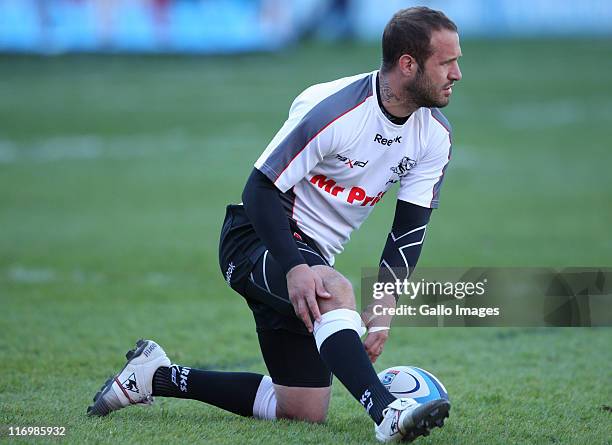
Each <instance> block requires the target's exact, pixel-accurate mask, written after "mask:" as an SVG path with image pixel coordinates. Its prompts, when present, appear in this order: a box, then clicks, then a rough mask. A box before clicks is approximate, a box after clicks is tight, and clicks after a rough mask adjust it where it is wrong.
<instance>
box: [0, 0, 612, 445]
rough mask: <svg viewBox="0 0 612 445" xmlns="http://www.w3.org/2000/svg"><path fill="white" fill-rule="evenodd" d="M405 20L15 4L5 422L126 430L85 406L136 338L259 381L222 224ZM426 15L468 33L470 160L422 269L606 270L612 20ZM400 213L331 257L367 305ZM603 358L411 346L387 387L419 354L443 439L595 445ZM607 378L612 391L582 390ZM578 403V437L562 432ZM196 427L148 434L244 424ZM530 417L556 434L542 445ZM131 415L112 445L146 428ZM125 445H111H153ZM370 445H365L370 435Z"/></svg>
mask: <svg viewBox="0 0 612 445" xmlns="http://www.w3.org/2000/svg"><path fill="white" fill-rule="evenodd" d="M414 4H416V2H412V1H399V0H398V1H395V0H391V1H385V2H379V1H374V0H353V1H350V0H336V1H322V0H302V1H288V0H285V1H281V0H260V1H256V0H251V1H248V0H174V1H172V0H0V331H1V332H2V335H0V370H2V372H1V373H2V375H3V376H4V378H3V379H1V380H0V405H2V410H0V424H4V425H13V424H18V425H33V424H36V425H42V424H47V425H58V424H59V425H62V424H65V423H66V422H68V425H69V427H70V429H71V431H72V432H73V433H72V434H74V436H72V437H73V438H79V439H86V438H90V439H91V440H92V441H104V440H107V439H108V437H110V436H106V435H104V434H102V433H101V431H102V430H103V429H104V428H106V429H107V430H108V429H109V428H110V426H108V427H102V426H100V425H106V424H95V425H98V427H96V428H91V425H92V423H90V422H87V421H84V419H83V413H84V411H85V407H86V406H87V402H88V401H89V399H90V397H91V396H93V393H94V392H95V389H97V388H98V385H99V384H100V383H101V382H102V381H104V379H105V378H106V377H107V376H108V375H109V373H111V372H112V371H113V370H114V369H115V367H116V366H120V365H121V363H122V357H121V352H122V351H124V350H127V349H128V347H130V345H131V344H132V341H133V340H135V339H137V338H139V337H142V336H144V337H145V338H147V337H149V338H154V339H156V340H157V341H159V342H160V343H161V344H162V345H164V347H165V348H166V350H167V351H169V353H170V354H171V357H172V359H173V360H174V361H176V362H178V363H185V364H190V365H193V366H196V367H208V368H215V369H232V370H238V369H242V370H255V371H263V370H264V366H263V363H262V361H261V358H260V357H259V352H258V346H257V340H256V336H255V335H254V326H253V322H252V317H251V314H250V311H249V310H248V308H247V306H246V305H245V304H244V302H243V301H241V297H239V296H238V295H236V294H234V293H233V292H232V291H231V290H230V289H229V288H228V287H227V285H226V284H225V282H224V280H223V278H222V276H221V272H220V271H219V266H218V263H217V243H218V236H219V230H220V227H221V222H222V220H223V216H224V210H225V206H226V205H227V204H228V203H230V202H239V201H240V195H241V191H242V188H243V186H244V183H245V181H246V178H247V176H248V174H249V172H250V170H251V169H252V166H253V163H254V161H255V160H256V159H257V157H258V156H259V155H260V153H261V152H262V151H263V149H264V148H265V146H266V145H267V144H268V142H269V141H270V140H271V139H272V137H273V136H274V134H275V132H276V131H277V130H278V129H279V128H280V127H281V125H282V123H283V122H284V120H285V119H286V117H287V113H288V109H289V106H290V104H291V102H292V100H293V98H294V97H295V96H297V95H298V94H299V93H300V92H301V91H302V90H304V89H305V88H306V87H308V86H309V85H312V84H314V83H319V82H325V81H329V80H333V79H336V78H339V77H343V76H349V75H353V74H357V73H362V72H368V71H372V70H374V69H377V68H378V67H379V65H380V59H381V55H380V36H381V32H382V29H383V27H384V25H385V23H386V22H387V21H388V19H389V18H390V17H391V15H392V14H393V13H394V12H395V11H396V10H397V9H400V8H402V7H407V6H411V5H414ZM419 4H424V5H427V6H430V7H432V8H436V9H442V10H444V11H445V12H446V13H447V15H448V16H449V17H450V18H452V19H453V20H454V21H455V22H456V23H457V25H458V26H459V30H460V35H461V38H462V49H463V54H464V56H463V58H462V59H461V61H460V65H461V68H462V71H463V80H462V81H461V82H459V83H458V85H457V87H456V88H454V92H453V98H452V100H451V103H450V105H449V106H448V107H447V108H445V109H444V110H443V111H444V113H445V114H446V116H447V117H448V118H449V120H450V121H451V123H452V125H453V128H454V149H453V158H452V160H451V164H450V166H449V169H448V171H447V175H446V179H445V183H444V185H443V187H442V196H441V204H440V209H438V210H436V211H435V212H434V215H433V217H432V222H431V224H430V226H429V229H428V238H427V240H426V243H425V246H424V249H423V254H422V256H421V260H420V265H423V266H458V267H467V266H520V267H529V266H555V267H564V266H612V238H611V236H610V227H612V175H611V174H610V166H611V165H612V146H611V143H610V140H611V128H612V75H610V73H612V2H610V1H607V0H599V1H598V0H582V1H580V2H578V1H572V0H554V1H553V0H498V1H495V0H463V1H460V2H459V1H450V0H449V1H443V0H439V1H422V2H419ZM393 195H394V194H393V193H392V192H390V193H387V195H386V196H385V199H384V200H383V201H382V202H381V203H380V204H379V205H377V210H376V211H375V212H373V214H372V216H371V217H370V218H369V219H368V221H366V223H365V224H364V225H363V227H362V228H361V230H359V231H358V232H356V233H355V234H354V235H353V239H352V240H351V242H350V243H349V244H348V246H347V249H346V251H345V253H344V254H342V255H340V256H339V257H338V261H337V267H338V269H339V270H340V271H342V272H343V273H345V274H346V275H348V276H349V278H351V280H352V281H353V282H354V283H355V285H356V287H357V288H358V287H359V280H360V272H361V268H362V267H372V266H375V265H376V264H377V262H378V258H379V255H380V252H381V250H382V248H383V245H384V242H385V239H386V234H387V231H388V230H389V226H390V223H391V220H392V216H393V209H394V206H395V203H394V197H393ZM228 319H229V320H230V322H228ZM610 336H611V332H610V330H609V329H600V330H595V329H593V330H589V329H584V330H577V329H574V330H547V331H537V330H536V331H529V330H520V331H518V330H515V331H513V330H509V329H506V330H501V329H500V330H495V329H489V330H480V329H477V328H470V329H462V330H455V329H450V328H448V329H437V330H436V329H425V328H423V329H419V328H414V329H410V328H401V329H398V330H397V331H396V332H395V333H394V334H393V336H392V339H391V340H390V342H389V344H388V347H387V349H386V352H385V355H384V356H383V358H382V359H381V361H380V363H378V364H377V366H378V367H379V369H383V368H384V367H385V366H390V365H395V364H398V363H405V362H406V361H407V360H408V358H409V361H410V363H409V364H414V365H417V366H422V367H425V368H426V369H430V370H432V371H433V372H435V373H436V375H438V376H439V377H440V378H441V379H442V381H444V382H445V384H446V385H447V387H449V388H451V389H450V391H451V394H452V395H453V396H454V397H457V399H458V400H462V403H463V405H461V404H459V405H457V409H458V411H457V414H458V415H459V418H461V419H462V421H461V422H456V423H455V424H454V426H453V424H451V425H449V428H448V429H447V428H444V430H445V432H444V433H443V434H445V435H446V436H439V437H442V438H443V439H444V440H443V441H445V442H447V443H461V442H463V441H464V440H462V439H461V438H462V437H463V438H464V437H465V436H462V435H461V434H464V433H466V432H468V433H469V434H470V436H469V437H470V439H474V440H473V443H487V444H490V443H493V442H494V441H493V440H492V438H495V437H497V438H498V440H499V443H517V442H518V443H550V442H555V443H556V442H558V441H557V439H559V438H560V439H559V441H560V442H564V443H601V442H602V437H604V436H608V437H609V434H606V433H605V432H604V429H605V428H606V427H605V425H606V424H607V425H609V422H608V420H609V419H608V418H605V417H602V416H609V413H604V412H603V411H602V412H601V413H600V412H599V411H598V410H596V409H595V408H593V407H595V406H599V405H601V404H604V403H607V404H608V405H609V398H610V388H612V385H606V384H605V381H608V382H609V381H610V375H609V372H607V373H606V374H604V375H602V374H601V372H602V370H603V372H605V371H606V370H609V369H610V368H609V363H610V354H609V353H608V354H606V353H605V352H602V351H605V350H608V349H609V348H608V347H607V346H609V344H610V341H611V337H610ZM16 339H18V341H17V340H16ZM92 360H95V361H96V363H99V364H100V366H99V367H96V368H95V369H94V370H92V367H91V366H90V364H91V363H92ZM584 363H589V364H590V366H588V367H587V366H584ZM107 364H108V366H107ZM587 368H588V369H587ZM66 369H69V370H70V377H71V378H72V380H71V382H70V384H69V385H67V384H66V378H67V377H66V374H65V372H64V370H66ZM479 369H482V372H480V371H479ZM487 369H495V370H496V371H495V372H487V371H486V370H487ZM24 370H26V371H25V375H24ZM471 372H476V373H477V374H478V378H474V377H473V374H471ZM470 376H471V377H470ZM547 376H548V377H551V376H552V378H545V377H547ZM77 377H78V378H77ZM517 377H518V378H517ZM603 378H605V379H607V380H605V381H603V382H602V385H601V387H602V388H603V389H602V391H596V394H594V393H592V392H589V391H583V392H579V393H576V391H575V390H574V389H573V388H574V387H575V381H576V379H579V380H580V381H588V380H589V379H591V380H589V381H600V382H601V381H602V379H603ZM498 382H504V385H505V386H504V389H503V391H499V390H498V388H499V386H498V385H499V383H498ZM519 384H520V385H522V386H519ZM479 385H485V387H486V388H488V389H487V390H486V391H484V390H483V389H482V388H483V387H482V386H479ZM487 385H488V386H487ZM337 386H339V388H338V389H336V391H339V392H338V393H337V395H336V396H334V397H336V398H335V399H334V402H333V404H335V405H336V406H337V405H338V404H341V405H346V406H347V410H346V411H338V410H334V408H332V412H333V413H335V414H333V415H332V418H331V425H332V428H331V429H329V430H327V429H325V430H320V431H319V430H312V431H314V432H313V434H314V433H316V434H322V435H323V436H322V438H321V437H319V436H316V435H315V436H312V437H319V438H318V439H316V440H317V443H323V442H327V441H329V442H334V441H335V442H336V443H338V442H343V443H346V437H345V436H342V434H341V433H338V435H337V436H333V434H335V433H334V431H342V427H341V425H344V424H347V422H348V423H350V424H355V422H352V421H349V420H347V419H346V418H344V417H342V416H345V415H348V414H337V413H339V412H340V413H351V414H350V415H354V416H361V415H362V413H361V411H359V412H357V411H358V410H355V409H354V408H355V407H354V406H353V405H352V403H353V401H352V400H351V399H350V397H349V396H348V395H347V394H345V392H344V390H343V389H342V388H341V386H340V385H337ZM58 388H62V390H61V391H60V390H59V389H58ZM606 388H607V389H606ZM521 397H525V398H524V399H521ZM58 401H59V402H61V403H58ZM173 403H174V401H163V402H162V407H165V406H172V405H173ZM164 404H166V405H164ZM570 405H571V406H572V407H573V412H575V413H580V415H581V416H583V415H584V416H586V417H585V418H582V417H581V420H579V421H578V420H576V419H571V418H570V417H568V416H569V413H568V412H566V410H565V408H563V407H564V406H570ZM181 406H184V405H181ZM487 406H495V409H496V411H495V412H496V413H498V417H499V418H500V419H502V420H501V421H500V422H498V423H496V422H495V419H493V423H491V422H492V421H491V419H490V418H489V417H488V413H489V412H491V411H490V410H487V409H486V407H487ZM350 407H352V408H350ZM553 407H554V408H553ZM556 407H559V408H556ZM192 408H193V409H194V410H196V409H197V410H198V411H197V413H198V414H197V416H196V414H194V418H193V419H190V421H189V422H188V424H189V425H190V426H189V427H186V429H185V430H181V432H180V433H179V432H178V431H176V428H172V426H171V425H170V423H171V422H172V417H171V416H172V415H175V414H168V416H169V417H165V418H164V419H159V418H156V417H149V418H153V419H157V420H156V421H158V422H163V421H166V422H168V423H169V424H168V425H167V426H166V427H164V428H162V429H163V430H164V431H166V433H164V434H167V436H163V435H162V436H155V434H162V433H161V432H159V431H158V433H155V431H154V430H151V433H150V434H151V437H152V440H154V439H157V440H165V441H166V443H170V442H172V441H174V440H179V439H181V438H182V439H183V441H184V440H186V439H189V440H191V439H193V440H200V438H201V437H210V434H216V433H215V431H218V429H217V426H218V425H217V424H216V423H215V422H220V423H223V422H226V421H228V420H227V419H228V418H227V417H223V415H221V414H219V412H218V411H214V410H213V409H212V408H211V409H210V410H209V411H207V408H205V407H202V406H201V405H193V406H192ZM453 409H455V408H453ZM553 409H555V410H557V411H554V412H552V411H551V410H553ZM462 410H464V411H462ZM534 410H536V411H537V412H547V413H549V414H548V415H547V416H546V420H544V419H538V422H548V424H546V423H545V428H544V430H545V432H541V431H539V430H538V426H537V425H536V426H533V423H531V422H533V419H534V418H536V417H537V416H534V415H533V412H534ZM172 412H174V413H176V415H177V416H178V415H180V413H181V412H182V411H172ZM194 412H195V411H194ZM202 413H204V414H205V415H206V416H207V417H206V419H207V421H206V422H200V419H201V416H202V415H203V414H202ZM462 413H463V416H462ZM583 413H586V414H583ZM130 415H133V414H130ZM130 415H127V416H125V417H121V415H120V416H118V417H115V418H114V419H113V420H114V421H115V422H119V423H114V424H113V425H114V426H113V428H119V430H120V431H121V434H124V433H125V432H126V431H127V430H130V429H132V428H135V427H134V426H133V425H132V424H130V423H129V419H130V417H129V416H130ZM147 415H150V414H143V415H141V416H143V417H141V418H143V419H144V418H146V416H147ZM185 415H187V416H188V415H189V414H185ZM363 415H364V416H365V414H363ZM338 416H340V417H338ZM121 419H125V421H126V422H125V423H121ZM232 419H233V418H232ZM521 419H522V420H521ZM584 419H587V420H584ZM191 420H193V421H191ZM232 422H234V423H232V425H231V427H227V426H223V428H225V429H226V430H238V431H242V432H241V433H238V434H241V437H245V436H248V435H249V434H251V433H250V431H251V428H255V426H253V425H252V424H249V423H244V424H240V423H239V422H238V421H237V420H235V421H234V420H232ZM522 422H529V423H522ZM606 422H608V423H606ZM525 424H528V425H531V426H530V427H529V428H525V427H524V425H525ZM108 425H110V424H108ZM333 425H336V426H337V427H338V428H337V429H336V430H334V427H333ZM359 425H361V423H359ZM483 425H487V428H490V430H487V431H485V430H483V428H482V427H483ZM538 425H540V424H539V423H538ZM205 427H206V428H205ZM366 427H367V429H366ZM189 428H192V429H195V430H194V431H191V430H189ZM223 428H220V429H219V431H222V430H223ZM262 428H263V427H262ZM279 428H281V429H283V428H286V429H287V434H291V431H292V430H291V426H287V425H285V426H282V425H281V426H279ZM313 428H315V427H313ZM359 428H361V427H359ZM134 431H136V430H134ZM309 431H310V430H309ZM317 431H319V432H317ZM322 431H324V433H323V432H322ZM553 432H554V433H553ZM191 433H193V436H189V434H191ZM557 433H558V435H559V436H558V437H557V439H554V438H553V437H552V436H551V437H548V436H546V435H539V434H557ZM608 433H609V431H608ZM133 434H134V435H133V436H120V437H122V441H130V440H132V439H133V440H138V441H144V439H143V437H144V436H142V435H140V434H143V433H142V431H137V432H133ZM147 434H149V433H147ZM173 434H180V436H176V437H178V438H179V439H176V437H175V436H173ZM326 434H330V435H331V436H326ZM358 434H361V436H359V437H361V439H360V440H364V441H365V440H368V438H370V437H371V432H370V430H369V426H368V424H367V423H363V428H362V429H359V432H358ZM508 434H516V436H508ZM206 435H209V436H206ZM126 437H127V439H126ZM160 437H161V438H162V439H160ZM249 437H251V436H249ZM255 437H256V438H257V437H258V436H255ZM266 437H267V436H266ZM351 437H352V436H351ZM542 437H545V439H542ZM547 437H548V438H547ZM164 438H165V439H164ZM479 438H480V439H479ZM517 438H518V439H517ZM217 439H218V440H215V443H222V440H225V439H223V436H219V437H217ZM332 439H333V440H332ZM553 439H554V440H553ZM75 440H76V439H75ZM266 440H267V439H266ZM478 440H481V442H478ZM255 442H257V441H255ZM278 442H279V443H287V442H286V440H280V439H279V440H278ZM349 442H350V441H349ZM259 443H260V442H259ZM271 443H274V441H272V442H271ZM313 443H314V442H313ZM426 443H429V442H426Z"/></svg>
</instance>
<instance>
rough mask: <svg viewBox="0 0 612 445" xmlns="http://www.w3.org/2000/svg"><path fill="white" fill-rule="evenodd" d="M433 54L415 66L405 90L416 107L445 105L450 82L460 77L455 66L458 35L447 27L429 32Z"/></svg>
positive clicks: (451, 89)
mask: <svg viewBox="0 0 612 445" xmlns="http://www.w3.org/2000/svg"><path fill="white" fill-rule="evenodd" d="M431 47H432V50H433V54H432V55H431V56H430V57H429V59H427V61H426V62H425V66H424V67H423V68H421V67H419V70H418V72H417V73H416V75H415V77H414V79H413V80H412V81H411V82H410V83H409V84H408V85H406V90H407V92H408V93H409V94H410V96H411V97H412V98H413V100H414V101H415V103H416V104H417V105H418V106H420V107H439V108H441V107H445V106H447V105H448V102H449V100H450V96H451V94H453V85H454V83H455V82H457V81H458V80H461V70H460V69H459V62H458V60H459V57H461V47H460V46H459V35H458V34H457V33H456V32H453V31H449V30H441V31H434V32H433V33H432V35H431Z"/></svg>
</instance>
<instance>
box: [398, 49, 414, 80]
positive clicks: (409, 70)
mask: <svg viewBox="0 0 612 445" xmlns="http://www.w3.org/2000/svg"><path fill="white" fill-rule="evenodd" d="M397 66H398V68H399V70H400V72H401V73H402V74H403V75H404V76H406V77H412V76H414V75H415V74H416V72H417V69H418V64H417V62H416V59H415V58H414V57H412V56H411V55H410V54H403V55H402V56H401V57H400V58H399V59H398V61H397Z"/></svg>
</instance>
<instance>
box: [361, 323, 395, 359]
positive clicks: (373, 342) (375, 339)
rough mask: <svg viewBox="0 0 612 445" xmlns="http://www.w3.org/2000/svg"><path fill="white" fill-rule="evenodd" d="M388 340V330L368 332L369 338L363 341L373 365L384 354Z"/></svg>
mask: <svg viewBox="0 0 612 445" xmlns="http://www.w3.org/2000/svg"><path fill="white" fill-rule="evenodd" d="M388 338H389V330H388V329H385V330H383V331H376V332H368V336H367V337H366V339H365V340H364V341H363V346H364V347H365V350H366V352H367V353H368V357H370V361H371V362H372V363H374V362H376V360H377V359H378V357H379V356H380V354H382V352H383V348H384V347H385V342H386V341H387V339H388Z"/></svg>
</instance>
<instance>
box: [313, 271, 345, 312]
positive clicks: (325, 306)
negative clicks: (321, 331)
mask: <svg viewBox="0 0 612 445" xmlns="http://www.w3.org/2000/svg"><path fill="white" fill-rule="evenodd" d="M312 269H313V270H314V271H316V272H317V273H318V274H319V276H320V277H321V279H322V280H323V286H324V287H325V289H327V291H328V292H329V293H330V294H331V295H332V296H331V298H319V299H318V303H319V309H320V310H321V313H325V312H329V311H332V310H334V309H352V310H355V293H354V291H353V286H352V284H351V282H350V281H349V280H348V279H347V278H346V277H344V276H343V275H342V274H341V273H340V272H338V271H337V270H335V269H333V268H331V267H329V266H313V267H312Z"/></svg>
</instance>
